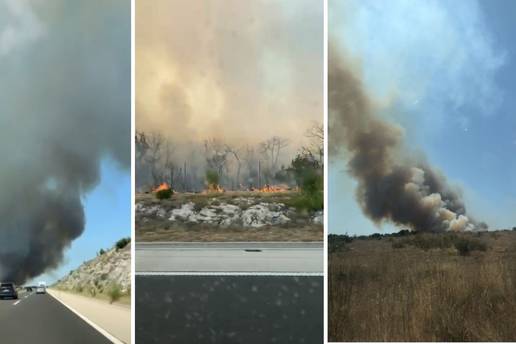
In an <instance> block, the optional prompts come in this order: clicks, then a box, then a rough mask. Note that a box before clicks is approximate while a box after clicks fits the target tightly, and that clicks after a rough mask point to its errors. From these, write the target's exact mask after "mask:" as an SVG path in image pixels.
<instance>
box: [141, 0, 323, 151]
mask: <svg viewBox="0 0 516 344" xmlns="http://www.w3.org/2000/svg"><path fill="white" fill-rule="evenodd" d="M136 22H137V25H136V46H135V54H136V75H135V77H136V128H137V130H138V131H143V132H148V133H150V132H159V133H161V134H162V135H164V136H165V138H170V139H173V140H174V141H175V142H177V143H183V144H185V145H189V142H202V141H204V140H206V139H223V140H224V141H226V142H231V143H235V142H238V144H242V143H249V144H256V143H258V142H261V141H263V140H265V139H267V138H269V137H272V136H280V137H285V138H288V139H289V141H290V142H291V145H290V146H289V148H290V147H295V146H297V145H299V144H301V143H302V142H301V140H299V138H300V137H301V138H302V137H303V133H304V131H305V129H306V127H308V126H309V125H310V124H311V123H312V122H313V121H317V122H322V119H323V74H322V69H323V27H324V26H323V25H324V22H323V3H322V2H317V1H315V2H314V1H311V0H295V1H292V0H287V1H265V0H252V1H238V0H228V1H224V2H220V1H217V0H208V1H202V2H197V1H187V0H154V1H137V2H136Z"/></svg>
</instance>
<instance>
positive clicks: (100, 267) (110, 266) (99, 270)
mask: <svg viewBox="0 0 516 344" xmlns="http://www.w3.org/2000/svg"><path fill="white" fill-rule="evenodd" d="M54 287H55V288H57V289H61V290H69V291H76V292H87V293H90V294H96V293H107V292H109V289H110V288H113V287H116V288H119V289H120V292H121V293H127V292H128V291H129V290H130V288H131V244H127V245H126V246H125V247H124V248H122V249H117V248H116V247H113V248H112V249H110V250H108V251H106V252H104V253H102V254H99V255H98V256H97V257H95V258H94V259H92V260H89V261H87V262H85V263H83V264H82V265H81V266H79V267H78V268H77V269H75V270H72V271H70V273H69V274H68V276H66V277H64V278H62V279H61V280H59V281H58V282H57V283H56V284H55V285H54Z"/></svg>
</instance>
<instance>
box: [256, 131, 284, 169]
mask: <svg viewBox="0 0 516 344" xmlns="http://www.w3.org/2000/svg"><path fill="white" fill-rule="evenodd" d="M288 144H289V140H288V139H286V138H282V137H279V136H273V137H271V138H270V139H268V140H266V141H263V142H262V143H260V151H261V153H262V154H263V156H264V157H265V158H266V159H267V160H268V161H269V168H270V170H271V172H274V171H276V170H277V167H278V159H279V156H280V152H281V150H282V149H283V148H285V147H287V146H288Z"/></svg>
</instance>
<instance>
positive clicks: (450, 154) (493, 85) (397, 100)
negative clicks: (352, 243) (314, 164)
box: [329, 0, 516, 234]
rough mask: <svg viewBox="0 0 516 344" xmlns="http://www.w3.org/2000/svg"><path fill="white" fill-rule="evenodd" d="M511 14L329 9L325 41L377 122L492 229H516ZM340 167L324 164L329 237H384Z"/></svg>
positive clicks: (445, 6)
mask: <svg viewBox="0 0 516 344" xmlns="http://www.w3.org/2000/svg"><path fill="white" fill-rule="evenodd" d="M514 13H516V4H515V3H514V2H513V1H503V0H498V1H484V2H482V1H474V0H468V1H419V2H417V3H416V2H414V1H403V0H400V1H389V2H387V1H371V0H365V1H363V0H361V1H349V0H348V1H335V0H330V1H329V21H330V22H329V36H330V41H331V42H333V43H334V44H335V45H336V46H338V48H339V49H340V50H341V51H344V52H346V54H348V55H349V56H351V57H352V58H353V59H354V61H355V62H356V64H357V65H359V66H361V68H359V69H360V72H361V74H362V78H363V80H364V82H365V85H366V89H367V91H368V93H369V94H370V96H371V97H373V99H375V100H376V101H377V102H378V104H383V110H382V111H381V112H382V113H381V115H382V116H384V117H385V118H386V119H388V120H389V121H390V122H393V123H397V124H399V125H401V126H402V127H403V128H404V130H405V136H406V142H407V146H408V147H410V149H413V150H417V151H421V152H423V153H424V154H425V155H426V156H427V158H428V160H429V161H430V162H431V163H432V164H433V165H434V166H435V167H437V168H439V169H440V170H441V171H442V172H444V173H445V174H446V175H447V177H448V180H449V181H450V182H451V183H453V184H456V185H458V186H460V187H461V188H462V189H463V193H464V198H465V200H466V207H467V209H468V212H469V213H471V214H473V215H474V216H475V218H477V219H478V220H480V221H486V222H487V223H488V224H489V225H490V227H492V228H507V227H512V226H516V178H514V176H515V175H516V159H515V158H514V156H515V153H516V115H515V112H516V97H515V91H516V83H515V82H514V80H516V60H515V56H516V55H515V54H516V46H515V45H514V41H513V37H514V36H515V35H516V25H515V24H514ZM330 122H331V114H330ZM344 161H345V157H344V156H340V157H339V158H335V157H333V158H331V159H330V169H329V219H330V223H329V230H330V232H332V233H346V232H347V233H350V234H370V233H373V232H377V231H381V230H383V231H389V230H393V227H392V226H391V225H388V224H387V225H385V226H383V228H381V229H380V228H378V227H376V226H375V225H374V224H373V223H372V222H371V221H370V220H369V219H367V218H365V217H364V215H363V214H362V212H361V210H360V208H359V206H358V205H357V203H356V201H355V198H354V189H355V182H354V181H353V180H352V179H351V178H350V177H349V176H348V175H347V173H346V164H345V162H344Z"/></svg>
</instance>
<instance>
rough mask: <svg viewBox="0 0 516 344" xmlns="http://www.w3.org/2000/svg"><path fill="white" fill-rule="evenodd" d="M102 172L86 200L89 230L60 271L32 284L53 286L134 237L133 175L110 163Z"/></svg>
mask: <svg viewBox="0 0 516 344" xmlns="http://www.w3.org/2000/svg"><path fill="white" fill-rule="evenodd" d="M128 144H129V143H128ZM101 169H102V170H101V182H100V184H99V185H98V186H97V187H96V188H95V189H94V190H93V191H92V192H91V193H89V194H88V195H87V196H86V198H85V199H84V208H85V209H84V210H85V214H86V228H85V230H84V232H83V234H82V236H81V237H80V238H78V239H77V240H75V241H74V242H73V243H72V245H71V247H70V248H69V249H68V250H66V252H65V260H64V262H63V264H61V266H60V267H59V268H58V269H56V270H54V271H51V272H48V273H46V274H44V275H42V276H39V277H36V278H34V279H33V281H32V282H35V283H37V282H38V281H46V282H47V283H52V282H54V281H56V280H57V279H59V278H61V277H63V276H64V275H66V274H67V273H68V272H69V271H70V270H72V269H75V268H77V267H78V266H79V265H81V264H82V263H83V262H84V261H86V260H90V259H91V258H93V257H95V256H96V254H97V252H98V251H99V250H100V249H101V248H104V249H107V248H110V247H112V246H113V245H114V243H115V242H116V241H118V240H119V239H121V238H123V237H129V236H131V177H130V173H129V171H128V170H127V169H124V168H121V167H120V166H119V164H118V163H116V162H113V161H112V160H110V159H104V160H103V162H102V167H101ZM29 283H30V282H29Z"/></svg>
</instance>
